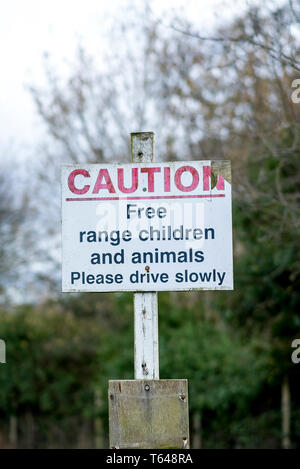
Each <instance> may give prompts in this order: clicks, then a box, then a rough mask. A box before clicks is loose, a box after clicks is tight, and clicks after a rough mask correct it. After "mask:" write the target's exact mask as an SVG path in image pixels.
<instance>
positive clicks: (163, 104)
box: [0, 2, 300, 448]
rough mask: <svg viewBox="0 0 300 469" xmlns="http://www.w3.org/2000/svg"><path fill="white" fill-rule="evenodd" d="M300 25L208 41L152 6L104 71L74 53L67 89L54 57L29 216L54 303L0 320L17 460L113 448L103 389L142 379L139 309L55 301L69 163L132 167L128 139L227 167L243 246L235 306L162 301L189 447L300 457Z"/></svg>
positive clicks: (265, 11) (40, 102) (255, 23)
mask: <svg viewBox="0 0 300 469" xmlns="http://www.w3.org/2000/svg"><path fill="white" fill-rule="evenodd" d="M299 16H300V15H299V12H297V8H296V4H295V2H287V3H286V4H284V5H283V6H278V7H277V6H274V5H271V3H270V2H266V4H265V5H262V6H261V7H260V8H258V7H256V8H251V7H249V10H248V11H247V12H246V13H244V14H243V15H241V16H239V17H236V18H234V19H233V20H232V21H231V22H228V23H226V24H224V25H222V27H218V28H217V29H216V31H215V32H214V33H213V34H212V35H211V36H209V35H208V36H203V35H202V34H200V33H199V31H198V30H197V28H196V27H195V25H193V24H190V23H188V22H186V21H184V20H183V19H182V18H176V17H174V18H172V20H171V21H170V22H169V23H168V24H166V23H165V22H163V21H161V20H159V19H157V18H155V17H154V16H153V15H151V10H149V6H146V9H145V11H143V12H141V13H140V14H137V13H136V12H132V11H131V12H130V13H129V12H128V15H126V17H124V18H125V21H123V20H120V21H119V22H118V24H117V25H115V29H114V30H113V31H112V34H111V36H110V38H111V47H110V48H109V51H108V52H107V54H106V57H105V61H104V62H103V63H101V64H97V63H96V61H95V59H93V58H92V57H90V56H89V54H88V53H87V52H86V51H85V50H84V49H83V48H82V47H79V49H78V55H77V62H76V63H75V64H74V67H73V68H71V69H70V74H69V76H68V77H67V78H63V77H61V76H59V74H57V73H56V70H55V67H53V66H52V65H51V57H45V72H46V85H45V86H44V87H43V88H42V87H41V86H37V85H34V86H32V87H31V92H32V95H33V98H34V100H35V103H36V105H37V110H38V112H39V115H40V117H41V119H42V121H43V122H44V124H45V128H46V129H47V133H48V139H47V141H45V142H44V145H43V147H42V148H43V157H41V158H40V161H39V165H40V166H39V168H38V170H39V171H38V172H37V175H36V187H37V188H38V190H39V193H40V200H41V205H40V206H39V207H38V206H36V207H34V209H35V210H36V213H37V215H36V216H37V219H38V220H40V223H41V225H42V229H43V237H42V238H43V240H44V244H45V246H46V249H45V250H46V251H47V252H46V254H47V260H48V262H49V265H52V269H50V268H49V269H46V273H45V269H44V274H43V275H44V276H45V277H48V280H49V279H50V280H51V281H53V282H54V283H53V284H52V285H56V292H57V294H56V295H55V294H53V288H52V292H51V294H50V293H48V296H49V299H47V300H46V301H43V302H38V303H37V304H30V305H23V304H20V305H18V306H15V307H12V308H11V309H8V308H4V307H3V310H2V311H1V312H0V337H1V338H3V339H5V340H6V343H7V357H8V358H7V364H6V365H5V366H1V369H0V371H1V373H0V416H1V418H2V421H3V422H5V425H7V426H8V428H9V432H10V434H15V438H14V439H13V438H10V442H8V443H7V444H8V445H9V444H11V445H12V444H17V443H16V440H18V438H19V440H18V441H19V443H18V444H19V446H22V444H23V445H25V446H26V444H27V446H30V445H32V444H36V446H37V447H43V446H45V445H47V444H48V445H50V446H51V445H52V446H53V445H63V444H65V445H69V446H76V445H77V446H78V445H80V444H81V445H86V446H92V447H93V446H97V445H98V446H99V445H101V444H102V445H105V444H107V436H106V434H107V402H106V400H107V399H106V392H107V380H108V379H114V378H116V379H124V378H132V377H133V313H132V310H133V306H132V295H130V294H124V293H123V294H114V295H111V294H88V295H86V294H82V295H78V294H74V295H73V294H68V295H59V294H58V291H59V289H60V285H59V276H58V275H57V274H56V275H53V276H52V271H55V269H57V266H58V257H57V250H56V249H55V246H56V245H59V229H58V226H59V222H58V220H59V217H60V213H59V186H58V182H57V181H59V177H57V174H58V171H59V164H60V163H61V162H62V161H63V162H65V163H66V162H68V161H72V162H83V161H84V162H89V163H91V162H102V161H125V160H126V159H128V158H129V134H130V132H133V131H138V130H154V131H155V130H156V134H157V143H156V147H157V153H158V156H157V159H158V160H177V159H178V160H180V159H183V160H184V159H186V160H191V159H229V160H231V162H232V168H233V214H234V218H233V224H234V238H235V239H234V258H235V291H234V292H219V293H216V292H199V294H198V293H190V292H189V293H180V294H179V293H174V292H173V293H163V294H160V295H159V301H160V304H159V321H160V367H161V376H162V377H163V378H188V379H189V386H190V410H191V430H192V436H193V438H194V440H193V441H194V446H197V445H198V446H200V445H201V446H202V447H206V448H208V447H211V448H218V447H222V448H250V447H259V448H264V447H265V448H266V447H272V448H273V447H274V448H278V447H280V446H281V445H283V446H285V447H288V446H293V447H299V444H300V426H299V417H300V409H299V382H300V380H299V370H300V368H299V367H300V365H298V366H297V365H296V364H293V363H292V361H291V353H292V349H291V343H292V341H293V339H294V338H299V337H300V318H299V309H300V289H299V286H300V285H299V284H300V258H299V252H300V245H299V243H300V242H299V239H300V237H299V223H300V222H299V220H300V213H299V198H300V158H299V157H300V134H299V119H300V107H299V104H295V103H293V102H292V100H291V93H292V87H291V83H292V81H293V80H294V79H295V78H297V77H298V76H299V73H300V72H299V70H300V64H299V46H300V43H299ZM137 39H138V47H136V43H137ZM114 44H118V48H116V47H114V46H113V45H114ZM45 167H47V171H45ZM49 195H51V197H49ZM49 200H50V202H49ZM5 205H7V204H6V203H5ZM45 206H47V212H46V213H45ZM0 211H1V207H0ZM2 219H3V218H1V223H3V222H2ZM7 220H8V219H7ZM1 226H4V225H3V224H2V225H1ZM10 226H11V227H12V226H13V224H11V225H10ZM47 230H48V231H47ZM0 234H1V232H0ZM47 236H48V237H47ZM47 240H49V243H47V242H46V241H47ZM40 247H41V248H42V247H43V246H40ZM50 261H51V262H50ZM1 284H2V285H4V283H3V282H2V283H1ZM41 285H43V284H41ZM42 288H45V287H43V286H41V289H42ZM281 399H283V401H284V402H285V403H286V402H287V403H288V408H287V407H286V404H285V405H282V404H281ZM289 415H291V419H289V418H287V416H289ZM28 416H31V417H28ZM23 417H24V418H25V420H26V419H27V420H26V422H27V423H26V422H25V423H24V424H23V423H22V419H23ZM15 419H17V420H18V421H17V423H16V420H15ZM74 419H79V420H74ZM281 420H282V421H285V422H286V420H288V427H286V426H283V428H282V429H281ZM28 421H31V424H29V423H28ZM32 422H36V426H37V427H38V429H39V430H38V431H36V432H35V431H33V430H32V432H31V433H32V434H33V436H32V439H31V440H30V441H29V442H27V443H24V442H23V443H22V441H23V440H22V432H26V430H22V428H25V429H26V428H29V427H28V426H31V428H33V427H34V425H33V423H32ZM49 422H51V425H54V427H55V428H56V430H53V427H51V428H48V427H47V425H49ZM74 422H76V423H74ZM82 422H89V424H88V425H90V426H89V427H88V429H87V427H84V428H85V429H86V430H85V433H86V434H88V435H90V437H89V440H88V442H87V441H85V443H82V433H80V431H79V429H78V428H77V429H76V431H75V429H74V426H76V425H77V426H78V427H80V426H82V425H83V424H82ZM99 422H100V423H99ZM26 425H27V426H26ZM16 428H17V430H15V429H16ZM57 428H63V430H61V431H62V432H63V433H64V435H68V438H67V440H66V439H64V438H62V436H61V433H59V434H58V433H57ZM286 432H287V434H286ZM0 433H1V432H0ZM36 433H38V434H39V438H40V439H38V438H37V436H34V435H36ZM16 434H17V437H18V438H16ZM41 435H42V436H41ZM47 435H48V436H47ZM49 435H51V438H50V436H49ZM99 435H100V436H99ZM0 438H1V435H0ZM99 438H100V439H99ZM13 441H14V442H13Z"/></svg>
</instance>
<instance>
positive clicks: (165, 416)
mask: <svg viewBox="0 0 300 469" xmlns="http://www.w3.org/2000/svg"><path fill="white" fill-rule="evenodd" d="M131 160H132V162H133V163H152V162H153V161H154V133H153V132H139V133H132V134H131ZM134 377H135V380H128V381H113V380H112V381H110V382H109V390H108V395H109V414H110V415H109V419H110V420H109V438H110V447H111V448H189V416H188V388H187V380H159V351H158V304H157V293H156V292H143V293H134Z"/></svg>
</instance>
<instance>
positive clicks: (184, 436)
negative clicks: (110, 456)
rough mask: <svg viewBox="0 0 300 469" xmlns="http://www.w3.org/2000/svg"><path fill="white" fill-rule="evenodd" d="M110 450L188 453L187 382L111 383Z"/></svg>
mask: <svg viewBox="0 0 300 469" xmlns="http://www.w3.org/2000/svg"><path fill="white" fill-rule="evenodd" d="M108 401H109V441H110V448H116V449H121V448H142V449H147V448H148V449H162V448H169V449H176V448H177V449H178V448H179V449H181V448H182V449H183V448H185V449H188V448H189V413H188V382H187V380H186V379H159V380H142V379H141V380H122V381H119V380H111V381H109V386H108Z"/></svg>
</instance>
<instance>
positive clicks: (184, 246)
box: [62, 161, 233, 292]
mask: <svg viewBox="0 0 300 469" xmlns="http://www.w3.org/2000/svg"><path fill="white" fill-rule="evenodd" d="M62 259H63V262H62V291H64V292H71V291H76V292H78V291H80V292H83V291H86V292H87V291H90V292H92V291H94V292H96V291H102V292H108V291H161V290H192V289H195V290H232V289H233V267H232V219H231V169H230V162H229V161H191V162H167V163H132V164H101V165H98V164H91V165H88V164H87V165H80V166H79V165H75V166H74V165H72V166H70V165H65V166H63V167H62Z"/></svg>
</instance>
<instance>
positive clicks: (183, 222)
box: [62, 132, 233, 448]
mask: <svg viewBox="0 0 300 469" xmlns="http://www.w3.org/2000/svg"><path fill="white" fill-rule="evenodd" d="M131 153H132V163H131V164H101V165H75V166H74V165H70V166H69V165H66V166H63V168H62V241H63V263H62V290H63V291H68V292H71V291H133V292H134V378H135V379H134V380H122V381H120V380H112V381H110V382H109V389H108V399H109V427H110V447H111V448H189V424H188V387H187V380H184V379H179V380H167V379H159V349H158V306H157V292H158V291H163V290H167V291H168V290H169V291H170V290H178V291H186V290H219V289H224V290H230V289H233V269H232V227H231V223H232V222H231V172H230V163H229V162H228V161H222V160H217V161H192V162H166V163H156V162H155V161H154V134H153V132H141V133H133V134H131Z"/></svg>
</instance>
